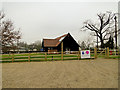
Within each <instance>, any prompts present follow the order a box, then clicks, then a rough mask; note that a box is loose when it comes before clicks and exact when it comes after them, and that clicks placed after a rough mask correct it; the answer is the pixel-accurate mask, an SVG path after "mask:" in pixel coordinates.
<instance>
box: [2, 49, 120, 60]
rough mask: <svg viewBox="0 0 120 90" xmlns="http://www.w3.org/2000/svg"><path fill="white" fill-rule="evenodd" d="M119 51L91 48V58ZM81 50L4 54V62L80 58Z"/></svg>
mask: <svg viewBox="0 0 120 90" xmlns="http://www.w3.org/2000/svg"><path fill="white" fill-rule="evenodd" d="M118 54H119V51H118V50H117V51H115V50H109V48H106V49H103V50H98V49H97V48H94V50H90V55H91V58H97V57H102V58H110V57H111V56H118ZM80 59H81V55H80V51H71V52H69V51H68V52H63V50H61V52H50V53H48V52H36V53H23V54H13V53H12V54H3V55H2V60H1V61H2V62H19V61H20V62H22V61H24V62H25V61H27V62H30V61H53V60H80Z"/></svg>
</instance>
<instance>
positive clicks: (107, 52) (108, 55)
mask: <svg viewBox="0 0 120 90" xmlns="http://www.w3.org/2000/svg"><path fill="white" fill-rule="evenodd" d="M107 58H109V47H107Z"/></svg>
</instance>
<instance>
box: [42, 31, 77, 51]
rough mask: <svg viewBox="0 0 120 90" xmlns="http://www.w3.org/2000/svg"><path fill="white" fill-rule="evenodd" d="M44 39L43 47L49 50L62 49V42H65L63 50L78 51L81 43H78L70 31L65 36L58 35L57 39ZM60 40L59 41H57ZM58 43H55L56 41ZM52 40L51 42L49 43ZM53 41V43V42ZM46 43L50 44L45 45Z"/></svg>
mask: <svg viewBox="0 0 120 90" xmlns="http://www.w3.org/2000/svg"><path fill="white" fill-rule="evenodd" d="M50 40H51V41H49V39H46V40H45V39H43V44H42V46H43V49H44V51H46V52H47V51H48V50H57V51H61V43H62V42H63V51H78V50H79V45H78V43H77V42H76V41H75V40H74V38H73V37H72V36H71V35H70V33H68V34H65V35H63V36H60V37H57V38H56V39H53V41H52V39H50ZM57 40H58V41H57ZM54 41H55V42H56V43H55V42H54ZM49 42H50V43H49ZM51 42H53V43H54V45H53V43H51ZM46 43H49V45H45V44H46Z"/></svg>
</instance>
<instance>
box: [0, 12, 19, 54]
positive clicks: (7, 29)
mask: <svg viewBox="0 0 120 90" xmlns="http://www.w3.org/2000/svg"><path fill="white" fill-rule="evenodd" d="M4 18H5V14H4V13H3V12H0V37H1V44H2V52H4V53H6V52H7V51H9V50H10V49H13V50H14V49H16V48H17V41H18V40H19V39H20V38H21V33H20V31H19V30H18V31H16V30H15V28H14V25H13V23H12V21H11V20H4Z"/></svg>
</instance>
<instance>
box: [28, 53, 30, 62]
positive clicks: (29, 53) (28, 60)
mask: <svg viewBox="0 0 120 90" xmlns="http://www.w3.org/2000/svg"><path fill="white" fill-rule="evenodd" d="M28 61H29V62H30V53H29V54H28Z"/></svg>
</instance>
